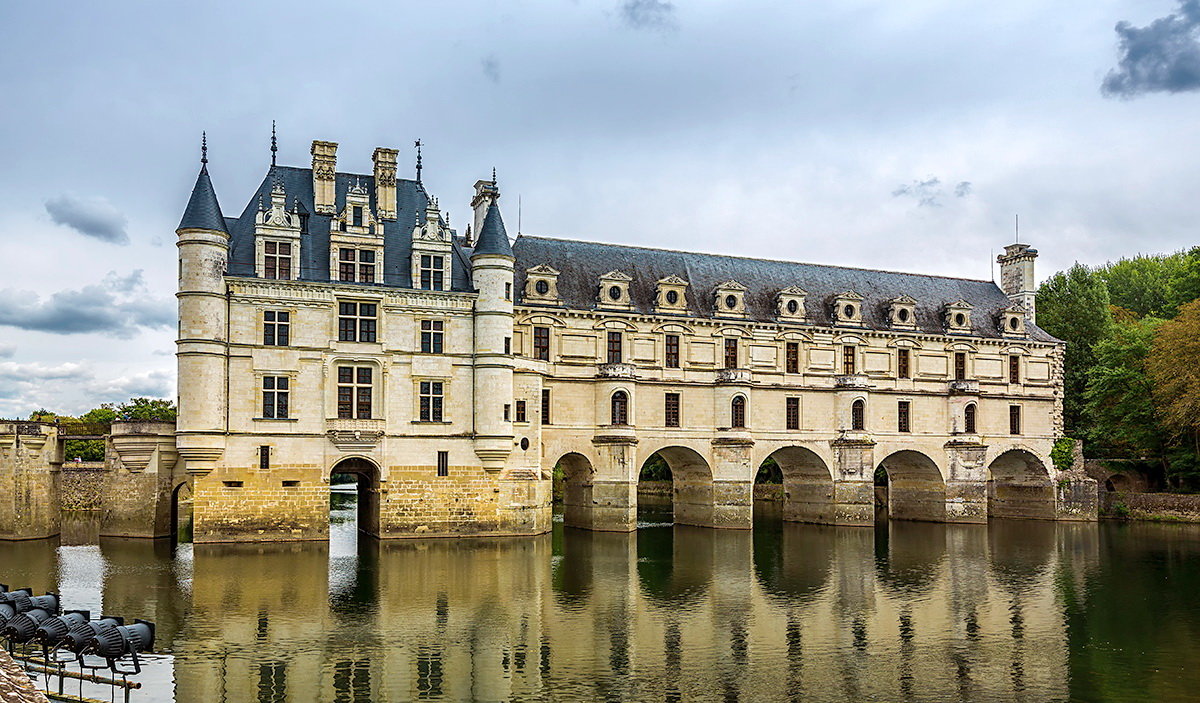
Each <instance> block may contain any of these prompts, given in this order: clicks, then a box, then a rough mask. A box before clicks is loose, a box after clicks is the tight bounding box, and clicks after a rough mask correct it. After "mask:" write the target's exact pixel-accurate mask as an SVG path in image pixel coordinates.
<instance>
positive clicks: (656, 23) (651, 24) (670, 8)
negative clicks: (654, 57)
mask: <svg viewBox="0 0 1200 703" xmlns="http://www.w3.org/2000/svg"><path fill="white" fill-rule="evenodd" d="M621 21H622V22H624V23H625V25H626V26H627V27H630V28H633V29H649V30H654V31H659V32H670V31H674V30H676V29H678V28H679V18H678V17H676V16H675V3H673V2H668V1H667V0H625V1H624V2H622V3H621Z"/></svg>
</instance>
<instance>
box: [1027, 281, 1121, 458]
mask: <svg viewBox="0 0 1200 703" xmlns="http://www.w3.org/2000/svg"><path fill="white" fill-rule="evenodd" d="M1037 311H1038V317H1037V321H1038V325H1039V326H1040V327H1041V328H1042V329H1044V330H1046V331H1047V332H1049V333H1050V334H1052V335H1054V336H1055V337H1058V338H1059V339H1061V340H1063V341H1065V342H1066V343H1067V349H1066V359H1065V364H1066V368H1065V369H1064V378H1063V386H1064V398H1063V420H1064V423H1065V425H1066V432H1067V434H1069V435H1073V436H1078V435H1080V434H1083V430H1084V429H1085V427H1084V417H1083V415H1084V407H1083V406H1084V392H1085V391H1086V389H1087V370H1088V369H1089V368H1090V367H1091V366H1092V364H1093V363H1094V361H1095V354H1094V352H1093V348H1094V347H1095V345H1096V343H1097V342H1099V341H1100V340H1101V339H1104V337H1105V336H1106V335H1107V334H1108V330H1109V327H1110V326H1111V325H1112V313H1111V311H1110V310H1109V296H1108V287H1107V285H1106V284H1105V283H1104V279H1102V278H1101V277H1100V276H1098V275H1096V273H1095V272H1093V271H1092V270H1090V269H1089V268H1088V267H1086V266H1084V265H1082V264H1079V263H1076V264H1075V265H1074V266H1072V267H1071V268H1070V269H1068V270H1066V271H1060V272H1058V273H1056V274H1054V275H1053V276H1051V277H1050V279H1049V280H1047V281H1046V282H1045V283H1043V284H1042V286H1041V288H1039V289H1038V292H1037Z"/></svg>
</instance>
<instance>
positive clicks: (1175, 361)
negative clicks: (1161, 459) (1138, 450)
mask: <svg viewBox="0 0 1200 703" xmlns="http://www.w3.org/2000/svg"><path fill="white" fill-rule="evenodd" d="M1147 371H1148V372H1149V375H1150V379H1151V381H1152V382H1153V384H1154V401H1155V403H1156V404H1157V406H1158V411H1159V413H1160V418H1161V422H1162V424H1163V426H1164V427H1165V428H1166V429H1167V430H1168V431H1169V432H1170V433H1172V435H1173V437H1172V438H1173V439H1174V440H1176V442H1177V445H1176V446H1175V447H1173V448H1172V451H1171V452H1170V468H1169V470H1168V476H1169V477H1171V476H1173V477H1174V478H1175V486H1176V487H1177V488H1178V487H1179V485H1180V483H1181V482H1183V481H1187V482H1189V483H1191V482H1194V481H1196V479H1197V478H1200V476H1198V474H1197V471H1198V470H1200V466H1198V465H1200V461H1198V459H1200V300H1193V301H1192V302H1190V303H1187V304H1186V305H1184V306H1183V307H1182V308H1180V310H1179V314H1178V315H1177V316H1176V317H1175V319H1173V320H1170V321H1167V322H1164V323H1162V324H1161V325H1159V327H1158V332H1157V334H1155V335H1154V343H1153V345H1152V347H1151V349H1150V355H1149V358H1148V361H1147Z"/></svg>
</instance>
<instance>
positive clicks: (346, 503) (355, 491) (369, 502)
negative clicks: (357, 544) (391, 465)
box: [329, 457, 379, 537]
mask: <svg viewBox="0 0 1200 703" xmlns="http://www.w3.org/2000/svg"><path fill="white" fill-rule="evenodd" d="M329 509H330V516H331V519H334V520H338V519H346V518H347V513H352V514H353V519H354V521H355V523H356V528H357V531H358V532H365V533H367V534H369V535H372V536H374V537H378V536H379V467H377V466H376V465H375V464H373V463H372V462H370V461H368V460H366V459H363V458H361V457H350V458H347V459H342V460H341V461H339V462H338V463H337V464H335V465H334V467H333V469H332V470H331V471H330V476H329ZM339 511H340V514H339Z"/></svg>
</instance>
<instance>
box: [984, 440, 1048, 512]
mask: <svg viewBox="0 0 1200 703" xmlns="http://www.w3.org/2000/svg"><path fill="white" fill-rule="evenodd" d="M988 516H989V517H999V518H1025V519H1044V520H1053V519H1054V517H1055V496H1054V481H1053V480H1051V478H1050V470H1049V468H1048V467H1047V466H1046V462H1044V461H1042V459H1041V458H1039V457H1038V456H1037V455H1036V454H1034V453H1033V452H1032V451H1030V450H1028V449H1025V448H1023V447H1015V448H1012V449H1007V450H1005V451H1003V452H1001V453H1000V454H999V455H997V456H996V458H995V459H993V460H992V462H991V463H990V464H989V465H988Z"/></svg>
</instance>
